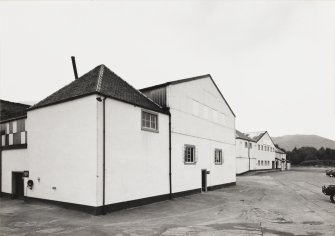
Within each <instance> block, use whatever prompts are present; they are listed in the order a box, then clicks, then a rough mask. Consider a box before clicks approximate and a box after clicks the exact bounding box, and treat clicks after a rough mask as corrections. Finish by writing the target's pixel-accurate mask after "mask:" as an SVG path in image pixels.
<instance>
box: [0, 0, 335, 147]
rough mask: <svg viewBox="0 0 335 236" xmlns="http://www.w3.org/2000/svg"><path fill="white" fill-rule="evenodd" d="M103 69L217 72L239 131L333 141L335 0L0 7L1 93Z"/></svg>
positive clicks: (143, 74) (36, 90)
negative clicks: (74, 64) (101, 66)
mask: <svg viewBox="0 0 335 236" xmlns="http://www.w3.org/2000/svg"><path fill="white" fill-rule="evenodd" d="M72 55H74V56H76V60H77V67H78V72H79V75H82V74H84V73H86V72H87V71H89V70H91V69H92V68H94V67H95V66H97V65H99V64H105V65H106V66H107V67H109V68H110V69H111V70H112V71H114V72H115V73H116V74H118V75H119V76H121V77H122V78H123V79H124V80H126V81H128V82H129V83H130V84H132V85H133V86H134V87H136V88H143V87H146V86H151V85H154V84H158V83H163V82H166V81H170V80H177V79H183V78H188V77H193V76H197V75H202V74H211V75H212V77H213V79H214V80H215V81H216V83H217V85H218V87H219V88H220V90H221V92H222V93H223V95H224V96H225V98H226V100H227V101H228V103H229V104H230V106H231V107H232V109H233V110H234V112H235V114H236V127H237V128H238V129H239V130H241V131H242V132H243V131H245V132H247V131H260V130H268V131H269V133H270V135H272V136H280V135H285V134H317V135H320V136H324V137H327V138H331V139H334V140H335V1H206V2H205V1H198V2H197V1H169V2H168V1H110V2H104V1H99V2H95V1H81V2H80V1H71V2H66V1H61V2H50V1H49V2H18V1H14V2H0V93H1V96H0V97H1V98H2V99H5V100H10V101H15V102H25V101H33V102H35V101H39V100H41V99H43V98H45V97H46V96H48V95H50V94H51V93H53V92H54V91H56V90H58V89H59V88H61V87H63V86H64V85H66V84H68V83H69V82H71V81H72V80H73V79H74V76H73V71H72V64H71V60H70V56H72Z"/></svg>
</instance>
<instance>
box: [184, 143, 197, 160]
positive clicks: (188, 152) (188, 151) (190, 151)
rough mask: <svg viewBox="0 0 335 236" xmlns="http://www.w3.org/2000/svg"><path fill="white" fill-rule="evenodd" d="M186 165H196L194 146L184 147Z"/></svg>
mask: <svg viewBox="0 0 335 236" xmlns="http://www.w3.org/2000/svg"><path fill="white" fill-rule="evenodd" d="M184 163H185V164H195V146H193V145H185V146H184Z"/></svg>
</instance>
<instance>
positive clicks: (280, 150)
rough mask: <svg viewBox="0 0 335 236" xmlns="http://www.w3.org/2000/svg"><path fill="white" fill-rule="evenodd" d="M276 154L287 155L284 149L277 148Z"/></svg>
mask: <svg viewBox="0 0 335 236" xmlns="http://www.w3.org/2000/svg"><path fill="white" fill-rule="evenodd" d="M276 152H277V153H281V154H286V152H284V151H283V150H282V149H280V148H277V147H276Z"/></svg>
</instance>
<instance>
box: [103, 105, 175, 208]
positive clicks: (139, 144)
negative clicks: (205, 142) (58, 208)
mask: <svg viewBox="0 0 335 236" xmlns="http://www.w3.org/2000/svg"><path fill="white" fill-rule="evenodd" d="M144 110H145V109H144ZM141 113H142V108H140V107H137V106H134V105H130V104H127V103H123V102H119V101H116V100H113V99H107V100H106V202H105V203H106V204H113V203H119V202H124V201H131V200H136V199H141V198H147V197H153V196H158V195H163V194H168V193H169V117H168V115H166V114H161V113H157V115H158V122H159V132H157V133H156V132H150V131H144V130H142V129H141ZM98 114H99V116H98V117H99V121H98V122H99V123H98V124H99V131H98V133H99V134H98V142H99V148H98V149H99V150H102V132H101V130H102V103H100V105H99V108H98ZM98 166H99V168H98V169H99V176H102V152H101V151H99V162H98ZM98 189H99V190H98V193H100V194H99V195H98V202H99V205H101V204H102V195H101V193H102V191H101V190H102V185H101V184H99V186H98Z"/></svg>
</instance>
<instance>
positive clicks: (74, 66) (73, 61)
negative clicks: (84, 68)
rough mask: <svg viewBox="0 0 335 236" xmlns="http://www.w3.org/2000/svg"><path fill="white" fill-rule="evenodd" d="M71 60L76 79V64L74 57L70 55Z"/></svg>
mask: <svg viewBox="0 0 335 236" xmlns="http://www.w3.org/2000/svg"><path fill="white" fill-rule="evenodd" d="M71 60H72V66H73V72H74V78H75V79H78V73H77V66H76V58H75V57H74V56H72V57H71Z"/></svg>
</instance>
